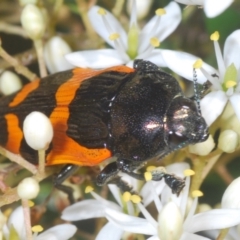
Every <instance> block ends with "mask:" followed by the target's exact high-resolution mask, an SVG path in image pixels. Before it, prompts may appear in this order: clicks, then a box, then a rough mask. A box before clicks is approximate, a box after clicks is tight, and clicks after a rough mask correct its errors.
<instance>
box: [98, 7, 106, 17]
mask: <svg viewBox="0 0 240 240" xmlns="http://www.w3.org/2000/svg"><path fill="white" fill-rule="evenodd" d="M97 13H98V14H100V15H102V16H103V15H106V14H107V12H106V11H105V9H104V8H99V9H98V11H97Z"/></svg>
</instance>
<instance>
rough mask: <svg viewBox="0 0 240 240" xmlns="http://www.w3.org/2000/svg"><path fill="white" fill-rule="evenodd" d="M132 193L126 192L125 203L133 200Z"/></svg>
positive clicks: (124, 195) (124, 194)
mask: <svg viewBox="0 0 240 240" xmlns="http://www.w3.org/2000/svg"><path fill="white" fill-rule="evenodd" d="M131 196H132V195H131V193H130V192H124V193H123V201H124V202H128V201H130V200H131Z"/></svg>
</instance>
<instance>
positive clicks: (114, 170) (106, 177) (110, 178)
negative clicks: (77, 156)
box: [96, 162, 135, 194]
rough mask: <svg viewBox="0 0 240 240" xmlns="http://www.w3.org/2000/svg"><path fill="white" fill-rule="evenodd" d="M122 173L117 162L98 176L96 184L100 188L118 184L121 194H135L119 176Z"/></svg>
mask: <svg viewBox="0 0 240 240" xmlns="http://www.w3.org/2000/svg"><path fill="white" fill-rule="evenodd" d="M119 172H120V169H119V166H118V164H117V162H112V163H109V164H108V165H107V166H106V167H105V168H104V169H103V170H102V171H101V172H100V173H99V175H98V176H97V179H96V183H97V185H98V186H103V185H105V184H116V185H117V186H118V187H119V188H120V190H121V192H126V191H128V192H131V193H132V194H135V192H134V191H133V190H132V187H131V186H130V185H129V184H128V183H127V182H125V181H123V180H122V179H121V177H120V176H118V173H119Z"/></svg>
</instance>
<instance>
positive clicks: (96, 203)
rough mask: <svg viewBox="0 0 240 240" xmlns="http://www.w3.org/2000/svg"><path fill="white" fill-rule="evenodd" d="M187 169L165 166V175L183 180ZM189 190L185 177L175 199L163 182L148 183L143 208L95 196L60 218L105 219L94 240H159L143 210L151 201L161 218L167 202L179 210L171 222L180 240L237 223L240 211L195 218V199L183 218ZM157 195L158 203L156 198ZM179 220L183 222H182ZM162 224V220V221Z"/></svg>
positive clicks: (153, 223)
mask: <svg viewBox="0 0 240 240" xmlns="http://www.w3.org/2000/svg"><path fill="white" fill-rule="evenodd" d="M188 168H189V166H188V164H186V163H176V164H172V165H170V166H168V167H167V172H169V173H175V174H176V175H178V176H179V177H183V171H184V170H185V169H188ZM189 186H190V178H189V177H187V178H186V186H185V188H184V189H183V191H182V192H181V194H180V196H179V197H177V196H176V195H175V194H172V193H171V189H170V188H169V187H167V186H166V184H165V183H164V182H163V181H160V182H152V181H149V182H147V183H146V184H145V185H144V187H143V188H142V191H141V196H142V197H143V199H142V202H143V204H142V203H140V202H138V203H136V205H132V202H130V201H129V202H127V206H126V202H125V206H124V204H123V203H121V201H120V199H122V198H119V197H118V198H116V200H117V202H118V204H119V206H118V205H117V204H115V203H113V202H110V201H107V200H105V199H102V198H101V197H99V196H98V195H96V193H94V197H95V198H96V200H85V201H82V202H79V203H76V204H74V205H72V206H70V207H68V208H66V209H65V210H64V211H63V215H62V218H63V219H65V220H69V221H70V220H72V221H76V220H80V219H87V218H93V217H106V218H107V219H108V221H109V222H108V223H107V224H106V225H105V226H104V227H103V228H102V229H101V231H100V232H99V234H98V236H97V238H96V239H97V240H103V239H108V236H111V239H112V240H120V239H121V237H122V235H123V233H124V232H131V233H138V234H146V235H150V236H151V237H150V238H148V240H150V239H151V240H153V239H154V240H159V239H160V238H159V237H158V222H157V221H156V220H155V219H154V218H153V217H152V216H151V214H150V213H149V212H148V211H147V210H146V208H145V206H147V205H148V204H149V203H150V202H152V201H154V203H155V205H156V209H157V211H158V213H160V214H161V211H162V209H164V208H165V206H167V205H168V203H169V202H172V204H174V205H175V209H178V211H179V212H180V215H181V217H178V219H177V220H176V221H174V222H175V223H177V224H180V226H178V227H176V226H175V229H178V231H179V232H180V235H179V239H181V240H184V239H186V240H187V239H191V240H204V239H205V240H207V239H208V238H204V237H201V236H199V235H197V234H194V233H195V232H199V231H203V230H211V229H222V228H227V227H231V226H234V225H237V224H239V223H240V209H239V210H236V209H218V210H211V211H207V212H204V213H200V214H196V215H194V212H195V210H196V207H197V198H195V199H194V201H193V203H192V206H191V209H190V210H189V212H188V214H186V208H187V200H188V193H189ZM160 194H161V200H160V199H159V197H158V196H159V195H160ZM136 207H137V208H136ZM134 209H135V210H134ZM136 209H138V211H140V212H141V213H142V215H143V216H144V218H142V217H141V218H140V217H137V216H138V211H137V212H136ZM126 213H127V214H126ZM186 215H187V216H186ZM170 217H171V218H173V220H174V218H175V217H176V216H175V214H173V215H171V216H170ZM179 219H182V221H181V220H179ZM184 219H185V220H184ZM223 219H224V221H223ZM163 220H164V219H161V221H163ZM179 229H180V230H179ZM181 229H182V230H181ZM178 234H179V233H178ZM161 240H164V239H162V238H161Z"/></svg>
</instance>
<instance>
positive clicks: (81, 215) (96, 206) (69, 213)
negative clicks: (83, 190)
mask: <svg viewBox="0 0 240 240" xmlns="http://www.w3.org/2000/svg"><path fill="white" fill-rule="evenodd" d="M106 202H107V203H102V202H100V201H99V200H94V199H89V200H83V201H81V202H78V203H75V204H73V205H71V206H69V207H67V208H65V209H64V210H63V212H62V216H61V218H62V219H64V220H66V221H78V220H83V219H89V218H98V217H105V209H106V208H107V207H109V208H113V209H115V210H116V211H121V208H120V207H119V206H118V205H117V204H115V203H114V202H110V201H106Z"/></svg>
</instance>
